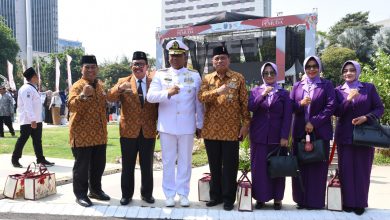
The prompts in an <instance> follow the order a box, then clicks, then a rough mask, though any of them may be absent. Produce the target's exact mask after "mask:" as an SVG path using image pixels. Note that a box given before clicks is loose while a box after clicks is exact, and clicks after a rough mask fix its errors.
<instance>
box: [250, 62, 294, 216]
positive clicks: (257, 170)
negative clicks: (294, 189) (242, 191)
mask: <svg viewBox="0 0 390 220" xmlns="http://www.w3.org/2000/svg"><path fill="white" fill-rule="evenodd" d="M261 74H262V77H263V82H264V83H263V85H261V86H258V87H255V88H254V89H252V91H251V93H250V96H249V104H248V108H249V111H251V112H253V118H252V121H251V124H250V134H249V136H250V140H251V166H252V181H253V197H254V198H255V199H256V201H257V202H256V206H255V208H257V209H260V208H262V207H263V206H264V203H265V202H268V201H270V200H272V199H273V200H274V209H275V210H279V209H281V208H282V200H283V196H284V186H285V178H275V179H271V178H269V177H268V175H267V155H268V154H269V153H270V152H272V151H273V150H274V149H275V148H277V147H279V146H282V148H283V151H286V150H287V149H286V147H287V144H288V136H289V132H290V126H291V118H292V103H291V100H290V97H289V93H288V91H286V90H285V89H283V88H281V87H280V86H279V85H278V84H277V83H276V80H277V76H278V69H277V67H276V65H275V64H274V63H271V62H267V63H265V64H264V65H263V66H262V67H261Z"/></svg>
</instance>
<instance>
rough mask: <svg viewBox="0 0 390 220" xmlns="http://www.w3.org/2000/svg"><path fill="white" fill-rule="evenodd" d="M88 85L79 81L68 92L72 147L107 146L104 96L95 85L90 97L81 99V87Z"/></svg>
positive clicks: (102, 91) (97, 85)
mask: <svg viewBox="0 0 390 220" xmlns="http://www.w3.org/2000/svg"><path fill="white" fill-rule="evenodd" d="M87 84H88V81H87V80H85V79H80V80H78V81H77V82H75V83H74V84H73V85H72V89H71V90H70V92H69V98H68V108H69V114H70V120H69V130H70V132H69V133H70V134H69V139H70V145H71V146H72V147H90V146H96V145H102V144H107V119H106V94H105V92H104V89H103V86H102V85H101V84H100V83H96V89H94V92H93V95H92V97H88V98H87V99H85V100H84V99H81V98H80V94H81V92H82V91H83V87H84V86H85V85H87Z"/></svg>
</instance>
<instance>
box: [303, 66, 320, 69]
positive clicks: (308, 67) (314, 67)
mask: <svg viewBox="0 0 390 220" xmlns="http://www.w3.org/2000/svg"><path fill="white" fill-rule="evenodd" d="M311 68H313V69H318V65H306V66H305V69H307V70H309V69H311Z"/></svg>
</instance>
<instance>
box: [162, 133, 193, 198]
mask: <svg viewBox="0 0 390 220" xmlns="http://www.w3.org/2000/svg"><path fill="white" fill-rule="evenodd" d="M160 143H161V151H162V162H163V183H162V188H163V191H164V194H165V197H166V198H169V197H175V196H176V193H177V194H179V195H183V196H188V194H189V192H190V180H191V170H192V148H193V146H194V135H193V134H185V135H171V134H167V133H160ZM176 161H177V172H175V171H176Z"/></svg>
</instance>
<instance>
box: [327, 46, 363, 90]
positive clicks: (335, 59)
mask: <svg viewBox="0 0 390 220" xmlns="http://www.w3.org/2000/svg"><path fill="white" fill-rule="evenodd" d="M355 59H356V54H355V51H353V50H351V49H349V48H343V47H334V46H331V47H328V48H326V49H325V50H324V52H323V54H322V56H321V60H322V64H323V66H324V69H323V74H324V77H325V78H327V79H329V80H331V81H332V82H333V85H339V84H340V83H341V81H342V78H341V66H342V65H343V64H344V62H345V61H347V60H355Z"/></svg>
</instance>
